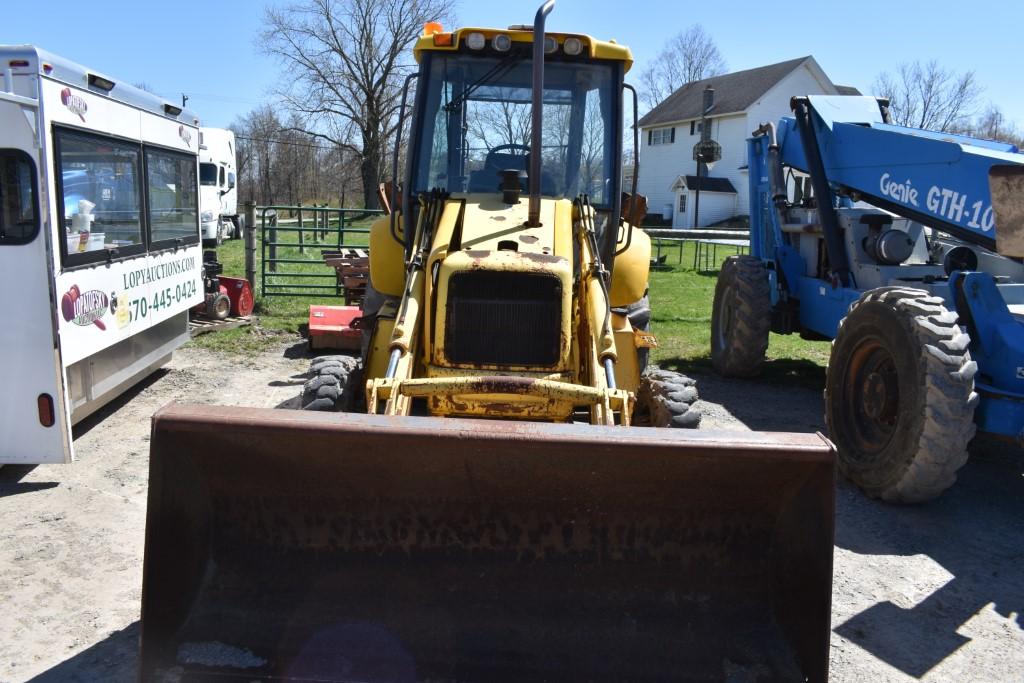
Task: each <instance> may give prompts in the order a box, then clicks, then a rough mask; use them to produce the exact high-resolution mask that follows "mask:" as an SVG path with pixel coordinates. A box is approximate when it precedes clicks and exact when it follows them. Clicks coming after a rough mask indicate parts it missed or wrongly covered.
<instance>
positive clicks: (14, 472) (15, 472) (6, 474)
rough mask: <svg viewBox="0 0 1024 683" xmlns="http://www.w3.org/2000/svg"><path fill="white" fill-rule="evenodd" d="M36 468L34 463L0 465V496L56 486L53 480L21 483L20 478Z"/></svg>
mask: <svg viewBox="0 0 1024 683" xmlns="http://www.w3.org/2000/svg"><path fill="white" fill-rule="evenodd" d="M35 468H36V466H35V465H4V466H3V467H0V498H5V497H7V496H15V495H17V494H19V493H32V492H33V491H44V490H46V489H52V488H53V487H55V486H58V485H59V484H58V482H55V481H33V482H25V483H22V481H21V480H22V479H24V478H25V477H27V476H28V474H29V473H30V472H31V471H32V470H34V469H35Z"/></svg>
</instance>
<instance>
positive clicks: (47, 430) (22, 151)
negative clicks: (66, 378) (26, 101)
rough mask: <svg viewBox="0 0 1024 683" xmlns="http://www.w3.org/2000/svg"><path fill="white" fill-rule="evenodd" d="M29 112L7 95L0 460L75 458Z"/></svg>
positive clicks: (2, 155) (1, 176) (2, 119)
mask: <svg viewBox="0 0 1024 683" xmlns="http://www.w3.org/2000/svg"><path fill="white" fill-rule="evenodd" d="M29 109H30V108H29V107H26V106H25V105H21V104H16V103H14V102H10V101H2V100H0V297H2V298H3V302H4V304H3V312H4V316H3V320H2V321H0V358H2V361H0V464H37V463H55V462H70V460H71V439H70V434H71V423H70V420H69V418H68V413H67V410H66V404H65V396H64V382H63V372H62V369H61V361H60V353H59V351H58V345H57V343H56V338H55V332H54V310H55V303H54V302H53V298H52V297H53V295H52V288H53V272H52V259H51V257H50V253H49V249H48V248H47V244H48V243H49V241H50V235H49V233H48V231H47V230H46V228H45V226H46V224H47V221H46V220H45V219H44V216H45V213H46V210H45V209H44V207H43V204H44V201H43V195H42V193H41V192H40V187H41V182H40V180H41V178H40V173H39V169H40V159H39V156H38V152H37V150H36V146H35V131H34V130H33V125H37V124H36V123H35V122H36V121H38V119H37V118H36V117H35V116H34V114H35V112H34V111H32V110H29ZM32 109H34V108H32ZM23 110H28V111H24V112H23ZM26 114H27V115H26ZM30 121H31V123H30Z"/></svg>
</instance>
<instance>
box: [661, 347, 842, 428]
mask: <svg viewBox="0 0 1024 683" xmlns="http://www.w3.org/2000/svg"><path fill="white" fill-rule="evenodd" d="M659 365H661V366H662V367H665V368H668V369H671V370H677V371H679V372H683V373H684V374H686V375H689V376H690V377H692V378H693V379H695V380H696V381H697V391H698V392H699V394H700V399H701V401H704V402H707V403H714V404H717V405H719V406H721V407H722V408H724V409H725V410H726V411H727V412H728V413H729V414H730V415H731V416H732V417H734V418H736V419H737V420H739V421H740V422H742V423H743V424H745V425H746V426H747V427H749V428H750V429H753V430H755V431H762V432H824V431H825V402H824V399H823V398H822V392H821V385H822V384H823V383H824V378H823V379H822V381H821V383H819V384H818V385H817V386H815V387H812V388H806V387H805V386H803V383H799V382H791V381H783V380H775V381H772V382H766V381H760V380H757V381H755V380H745V379H727V378H723V377H720V376H718V375H717V374H716V373H715V372H714V371H712V370H710V369H706V370H705V369H684V370H678V368H680V367H682V366H681V365H679V364H673V363H665V362H662V363H659ZM815 367H816V366H815Z"/></svg>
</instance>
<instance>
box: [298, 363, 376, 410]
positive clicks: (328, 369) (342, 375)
mask: <svg viewBox="0 0 1024 683" xmlns="http://www.w3.org/2000/svg"><path fill="white" fill-rule="evenodd" d="M309 372H310V374H311V375H312V378H311V379H309V380H308V381H307V382H306V384H305V385H303V387H302V409H303V410H322V411H333V412H339V411H345V412H352V411H354V410H357V409H358V408H359V407H360V406H361V404H362V403H363V382H362V379H363V366H362V363H361V362H360V360H359V358H357V357H355V356H320V357H319V358H314V359H313V362H312V363H311V364H310V367H309Z"/></svg>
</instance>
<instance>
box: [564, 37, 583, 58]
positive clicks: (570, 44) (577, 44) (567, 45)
mask: <svg viewBox="0 0 1024 683" xmlns="http://www.w3.org/2000/svg"><path fill="white" fill-rule="evenodd" d="M562 49H563V50H565V54H567V55H578V54H579V53H581V52H583V41H582V40H580V39H579V38H566V39H565V42H564V43H562Z"/></svg>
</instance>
